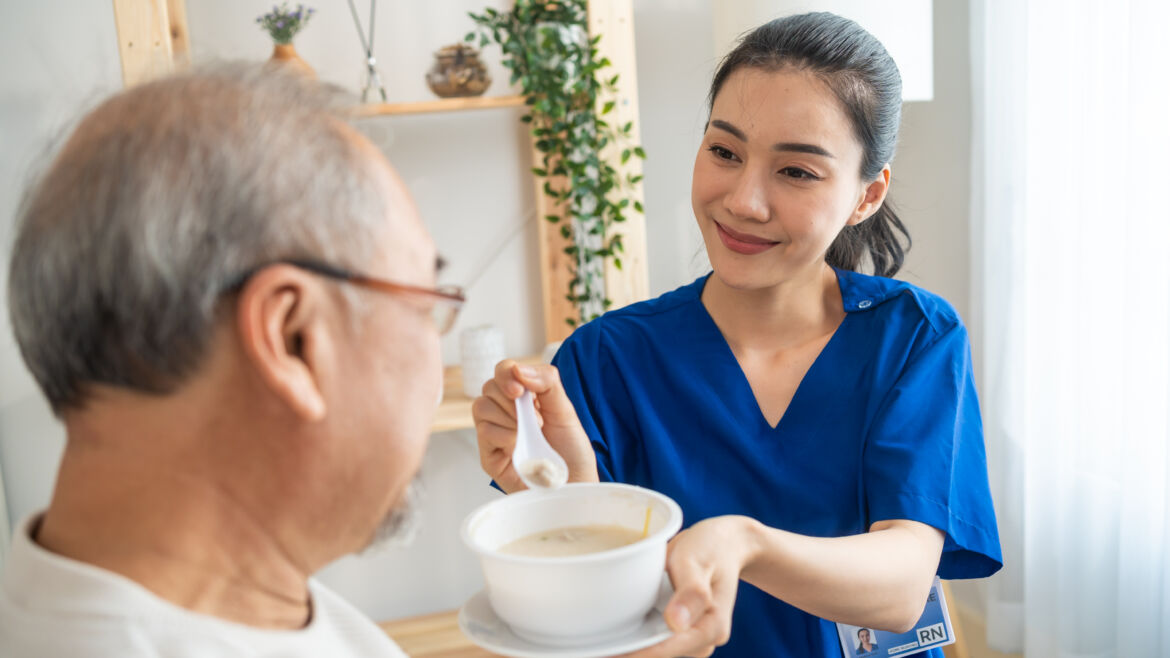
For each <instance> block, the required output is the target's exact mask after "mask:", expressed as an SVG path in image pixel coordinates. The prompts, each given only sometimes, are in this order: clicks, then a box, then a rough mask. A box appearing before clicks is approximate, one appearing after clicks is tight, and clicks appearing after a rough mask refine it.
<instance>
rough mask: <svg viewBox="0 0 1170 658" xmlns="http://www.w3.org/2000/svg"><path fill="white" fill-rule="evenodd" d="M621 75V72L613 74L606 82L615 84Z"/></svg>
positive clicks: (610, 84)
mask: <svg viewBox="0 0 1170 658" xmlns="http://www.w3.org/2000/svg"><path fill="white" fill-rule="evenodd" d="M621 76H622V74H621V73H618V74H615V75H614V76H613V77H612V78H610V79H609V81H608V82H607V83H606V84H608V85H609V86H611V87H612V86H614V85H616V84H617V81H618V78H620V77H621Z"/></svg>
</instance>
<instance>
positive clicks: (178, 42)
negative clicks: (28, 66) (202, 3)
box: [167, 0, 191, 71]
mask: <svg viewBox="0 0 1170 658" xmlns="http://www.w3.org/2000/svg"><path fill="white" fill-rule="evenodd" d="M167 17H168V18H169V19H170V20H169V21H168V23H169V24H170V28H171V29H170V32H171V60H172V61H173V62H174V66H175V70H176V71H182V70H183V69H185V68H187V67H188V66H190V65H191V34H190V33H189V32H188V31H187V2H186V0H167Z"/></svg>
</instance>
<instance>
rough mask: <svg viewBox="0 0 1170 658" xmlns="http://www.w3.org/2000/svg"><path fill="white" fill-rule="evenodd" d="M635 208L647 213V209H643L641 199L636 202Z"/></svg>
mask: <svg viewBox="0 0 1170 658" xmlns="http://www.w3.org/2000/svg"><path fill="white" fill-rule="evenodd" d="M634 210H637V211H638V212H640V213H643V214H645V212H646V211H644V210H642V202H641V201H635V202H634Z"/></svg>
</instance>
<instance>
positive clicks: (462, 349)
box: [459, 324, 504, 398]
mask: <svg viewBox="0 0 1170 658" xmlns="http://www.w3.org/2000/svg"><path fill="white" fill-rule="evenodd" d="M459 355H460V362H459V364H460V366H462V368H463V394H464V395H466V396H467V397H469V398H477V397H479V395H480V393H482V392H483V384H484V382H486V381H487V380H489V379H491V378H492V377H494V376H495V374H496V364H497V363H499V362H500V361H503V360H504V333H503V332H502V331H500V330H499V329H498V328H496V327H494V326H492V325H490V324H485V325H483V326H480V327H472V328H470V329H465V330H463V333H461V334H459Z"/></svg>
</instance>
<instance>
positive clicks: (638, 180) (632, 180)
mask: <svg viewBox="0 0 1170 658" xmlns="http://www.w3.org/2000/svg"><path fill="white" fill-rule="evenodd" d="M627 180H629V181H630V185H637V184H638V183H641V182H642V174H638V175H637V176H630V177H629V178H628V179H627Z"/></svg>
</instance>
